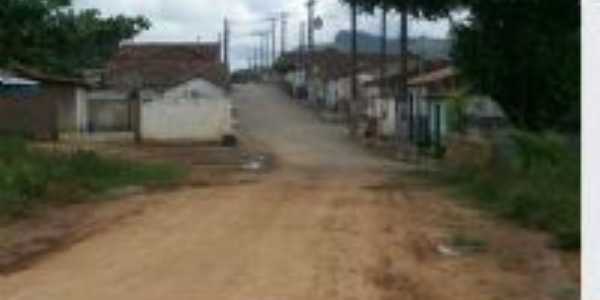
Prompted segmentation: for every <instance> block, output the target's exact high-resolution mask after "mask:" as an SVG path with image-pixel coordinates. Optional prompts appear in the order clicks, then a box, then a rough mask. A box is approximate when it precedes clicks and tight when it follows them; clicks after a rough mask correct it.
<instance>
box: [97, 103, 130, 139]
mask: <svg viewBox="0 0 600 300" xmlns="http://www.w3.org/2000/svg"><path fill="white" fill-rule="evenodd" d="M131 109H132V108H131V105H130V103H129V101H127V100H100V99H94V100H90V101H89V126H90V130H92V131H94V132H97V131H130V130H132V120H131V117H130V116H131Z"/></svg>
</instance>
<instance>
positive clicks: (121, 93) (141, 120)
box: [90, 43, 234, 142]
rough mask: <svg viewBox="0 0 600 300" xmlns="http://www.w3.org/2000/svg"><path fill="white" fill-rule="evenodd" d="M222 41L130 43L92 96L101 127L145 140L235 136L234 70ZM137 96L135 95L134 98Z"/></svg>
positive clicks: (93, 113)
mask: <svg viewBox="0 0 600 300" xmlns="http://www.w3.org/2000/svg"><path fill="white" fill-rule="evenodd" d="M220 56H221V54H220V44H219V43H130V44H124V45H122V46H121V47H120V48H119V51H118V53H117V54H116V55H115V56H114V57H113V58H112V59H111V61H110V62H109V63H108V66H107V69H106V73H105V74H104V78H103V88H102V89H97V90H95V91H93V92H92V93H91V94H90V109H91V110H90V120H91V121H92V122H93V123H92V124H93V126H94V127H95V128H96V129H98V130H129V129H130V130H133V131H135V132H136V133H137V135H138V137H139V138H140V139H142V140H144V141H160V142H177V141H186V142H188V141H189V142H209V141H221V140H223V139H226V138H231V137H232V136H234V129H233V128H234V126H233V123H234V120H233V119H232V102H231V100H230V99H229V97H228V96H227V93H226V84H227V80H228V77H229V74H228V70H227V68H226V66H225V65H224V64H222V63H221V61H220ZM131 99H134V100H133V101H132V100H131Z"/></svg>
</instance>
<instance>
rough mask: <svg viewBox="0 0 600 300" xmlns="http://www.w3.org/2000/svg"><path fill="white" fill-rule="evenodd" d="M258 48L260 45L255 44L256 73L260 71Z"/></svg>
mask: <svg viewBox="0 0 600 300" xmlns="http://www.w3.org/2000/svg"><path fill="white" fill-rule="evenodd" d="M258 49H259V47H258V46H254V74H257V73H258V68H259V67H260V55H259V50H258Z"/></svg>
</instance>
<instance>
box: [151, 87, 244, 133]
mask: <svg viewBox="0 0 600 300" xmlns="http://www.w3.org/2000/svg"><path fill="white" fill-rule="evenodd" d="M142 99H143V102H142V108H141V112H142V115H141V136H142V139H144V140H157V141H199V142H204V141H206V142H208V141H220V140H221V139H222V137H223V136H224V135H228V134H232V133H233V131H232V120H231V111H230V109H231V101H230V100H229V99H228V98H227V97H226V95H225V94H224V92H223V90H222V89H221V88H220V87H217V86H215V85H213V84H211V83H209V82H207V81H205V80H202V79H195V80H191V81H189V82H187V83H185V84H182V85H180V86H177V87H175V88H173V89H171V90H168V91H167V92H165V93H164V94H163V95H160V94H158V95H154V96H152V97H151V98H145V97H143V98H142Z"/></svg>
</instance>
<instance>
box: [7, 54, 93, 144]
mask: <svg viewBox="0 0 600 300" xmlns="http://www.w3.org/2000/svg"><path fill="white" fill-rule="evenodd" d="M0 77H1V78H2V79H0V82H1V85H0V86H1V88H0V132H2V133H7V134H19V135H25V136H29V137H33V138H37V139H48V140H49V139H53V140H56V139H59V138H60V136H61V134H63V133H68V132H77V131H81V130H85V128H86V124H87V120H86V111H87V102H86V91H87V89H88V86H87V84H86V83H85V82H83V81H82V80H80V79H76V78H67V77H62V76H54V75H49V74H46V73H43V72H39V71H37V70H33V69H31V68H26V67H22V66H19V67H15V68H13V69H11V70H10V71H3V72H2V73H1V75H0Z"/></svg>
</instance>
